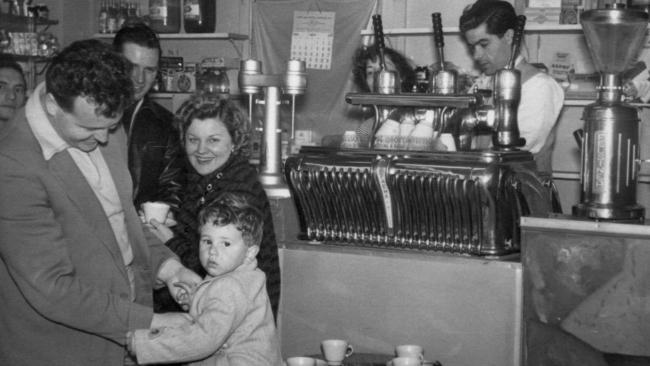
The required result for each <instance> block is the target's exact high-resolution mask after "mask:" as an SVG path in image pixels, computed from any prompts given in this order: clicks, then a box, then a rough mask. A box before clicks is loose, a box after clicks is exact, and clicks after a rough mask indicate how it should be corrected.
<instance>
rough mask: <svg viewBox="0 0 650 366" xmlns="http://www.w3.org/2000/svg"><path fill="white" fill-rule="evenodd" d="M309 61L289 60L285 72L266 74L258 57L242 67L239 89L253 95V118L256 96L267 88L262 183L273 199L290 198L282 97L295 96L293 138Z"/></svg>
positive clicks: (251, 107) (251, 104)
mask: <svg viewBox="0 0 650 366" xmlns="http://www.w3.org/2000/svg"><path fill="white" fill-rule="evenodd" d="M305 70H306V67H305V61H301V60H289V61H288V62H287V69H286V72H285V73H284V74H263V73H262V63H261V62H260V61H258V60H253V59H248V60H242V61H241V64H240V68H239V76H238V81H239V88H240V90H241V91H242V92H243V93H244V94H248V95H249V103H248V104H249V105H248V109H249V118H251V119H252V118H253V97H254V95H255V94H258V93H260V92H261V91H262V90H264V100H263V101H262V100H257V102H259V103H260V104H262V103H263V104H264V106H265V109H264V133H263V140H262V156H261V158H260V182H261V183H262V185H263V186H264V189H265V191H266V194H267V195H268V196H269V197H271V198H288V197H289V196H290V194H289V188H288V186H287V185H286V183H285V182H284V178H283V175H282V153H281V148H282V136H281V132H282V131H281V129H280V108H279V105H280V103H281V101H280V97H281V94H282V92H284V93H285V94H288V95H291V98H292V101H291V108H292V110H291V138H292V139H293V134H294V131H295V97H296V95H300V94H304V93H305V91H306V90H307V73H306V71H305Z"/></svg>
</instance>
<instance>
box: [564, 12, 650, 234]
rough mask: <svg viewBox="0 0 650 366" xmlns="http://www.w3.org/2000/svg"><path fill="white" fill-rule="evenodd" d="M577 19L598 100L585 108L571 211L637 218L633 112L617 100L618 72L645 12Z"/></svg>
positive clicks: (641, 31) (641, 213)
mask: <svg viewBox="0 0 650 366" xmlns="http://www.w3.org/2000/svg"><path fill="white" fill-rule="evenodd" d="M580 23H581V24H582V29H583V31H584V34H585V38H586V41H587V46H588V47H589V50H590V52H591V55H592V58H593V62H594V66H595V67H596V68H597V70H598V71H599V73H600V86H599V87H598V99H597V100H596V102H595V103H592V104H590V105H588V106H587V107H585V109H584V112H583V116H582V119H583V120H584V129H583V133H582V134H581V135H582V136H580V135H577V136H578V137H579V141H580V145H581V149H582V151H581V168H580V184H581V194H580V203H579V204H577V205H575V206H573V215H574V216H577V217H584V218H590V219H596V220H610V221H623V222H643V220H644V217H645V209H644V208H643V207H642V206H640V205H638V204H637V203H636V186H637V177H638V170H639V116H638V112H637V109H636V108H635V107H633V106H631V105H629V104H627V103H624V102H622V98H621V96H622V86H623V85H622V82H621V73H622V72H623V71H624V70H626V69H627V68H628V67H629V66H630V63H631V62H632V61H633V59H634V58H635V56H636V55H637V53H638V52H639V50H640V48H641V45H642V43H643V41H644V36H645V33H646V28H647V27H648V14H647V13H645V12H643V11H639V10H630V9H618V8H617V9H595V10H589V11H586V12H584V13H583V14H582V16H581V17H580Z"/></svg>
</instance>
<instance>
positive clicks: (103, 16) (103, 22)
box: [97, 0, 108, 33]
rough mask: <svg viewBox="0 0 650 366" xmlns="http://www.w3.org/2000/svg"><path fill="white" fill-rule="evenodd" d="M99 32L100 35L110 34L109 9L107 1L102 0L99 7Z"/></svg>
mask: <svg viewBox="0 0 650 366" xmlns="http://www.w3.org/2000/svg"><path fill="white" fill-rule="evenodd" d="M97 31H98V32H99V33H108V8H107V7H106V0H102V1H101V3H100V7H99V16H98V17H97Z"/></svg>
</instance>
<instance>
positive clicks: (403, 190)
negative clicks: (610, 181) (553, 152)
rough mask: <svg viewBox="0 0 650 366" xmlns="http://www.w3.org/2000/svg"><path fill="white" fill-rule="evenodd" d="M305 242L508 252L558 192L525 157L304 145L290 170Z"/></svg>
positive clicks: (515, 248)
mask: <svg viewBox="0 0 650 366" xmlns="http://www.w3.org/2000/svg"><path fill="white" fill-rule="evenodd" d="M285 174H286V176H287V181H288V182H289V186H290V189H291V191H292V194H293V197H294V200H295V202H296V206H297V208H298V212H299V216H300V218H301V226H302V233H303V235H304V238H305V239H308V240H318V241H331V242H338V243H342V244H346V245H361V246H378V247H388V248H402V249H407V250H409V249H410V250H435V251H444V252H451V253H458V254H471V255H481V256H485V255H489V256H500V255H505V254H508V253H512V252H517V251H519V245H520V239H519V224H518V222H519V218H520V217H521V216H522V215H536V216H546V215H547V214H548V212H550V211H551V204H550V202H551V199H550V197H551V196H550V190H549V188H548V187H546V186H545V185H544V183H543V182H542V181H541V180H540V179H539V178H538V177H537V175H536V174H535V172H534V162H533V160H532V156H531V155H530V154H529V153H527V152H522V151H507V152H499V151H477V152H459V153H450V152H440V153H415V154H414V153H412V152H411V153H406V152H395V151H382V150H354V151H345V150H336V149H328V148H319V147H305V148H303V149H302V150H301V152H300V154H298V155H295V156H291V157H289V158H288V159H287V161H286V164H285Z"/></svg>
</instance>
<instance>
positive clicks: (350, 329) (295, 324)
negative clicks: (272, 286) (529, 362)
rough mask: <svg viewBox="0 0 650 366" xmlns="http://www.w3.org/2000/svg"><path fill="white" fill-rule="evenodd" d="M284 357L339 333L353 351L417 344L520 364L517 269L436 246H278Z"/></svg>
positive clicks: (478, 360)
mask: <svg viewBox="0 0 650 366" xmlns="http://www.w3.org/2000/svg"><path fill="white" fill-rule="evenodd" d="M280 259H281V265H282V301H281V310H280V313H281V314H280V324H279V327H280V333H281V341H282V352H283V356H284V357H291V356H297V355H309V354H319V353H320V342H321V340H323V339H328V338H344V339H347V340H348V341H349V342H350V343H351V344H353V345H354V347H355V351H356V352H366V353H380V354H392V353H393V351H394V348H395V346H396V345H399V344H419V345H421V346H422V347H424V350H425V354H424V356H425V358H426V359H427V360H432V361H433V360H439V361H440V362H441V363H442V364H443V365H468V366H469V365H495V366H497V365H498V366H503V365H519V360H520V346H521V343H520V334H521V331H520V330H521V291H520V289H521V265H520V264H519V262H518V261H517V260H514V261H507V260H489V259H484V258H477V257H463V256H457V255H446V254H442V253H435V252H418V251H400V250H389V249H374V248H358V247H354V246H351V245H344V244H343V245H338V244H337V245H328V244H323V243H308V242H301V241H297V240H288V241H285V242H284V243H282V244H281V248H280Z"/></svg>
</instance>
